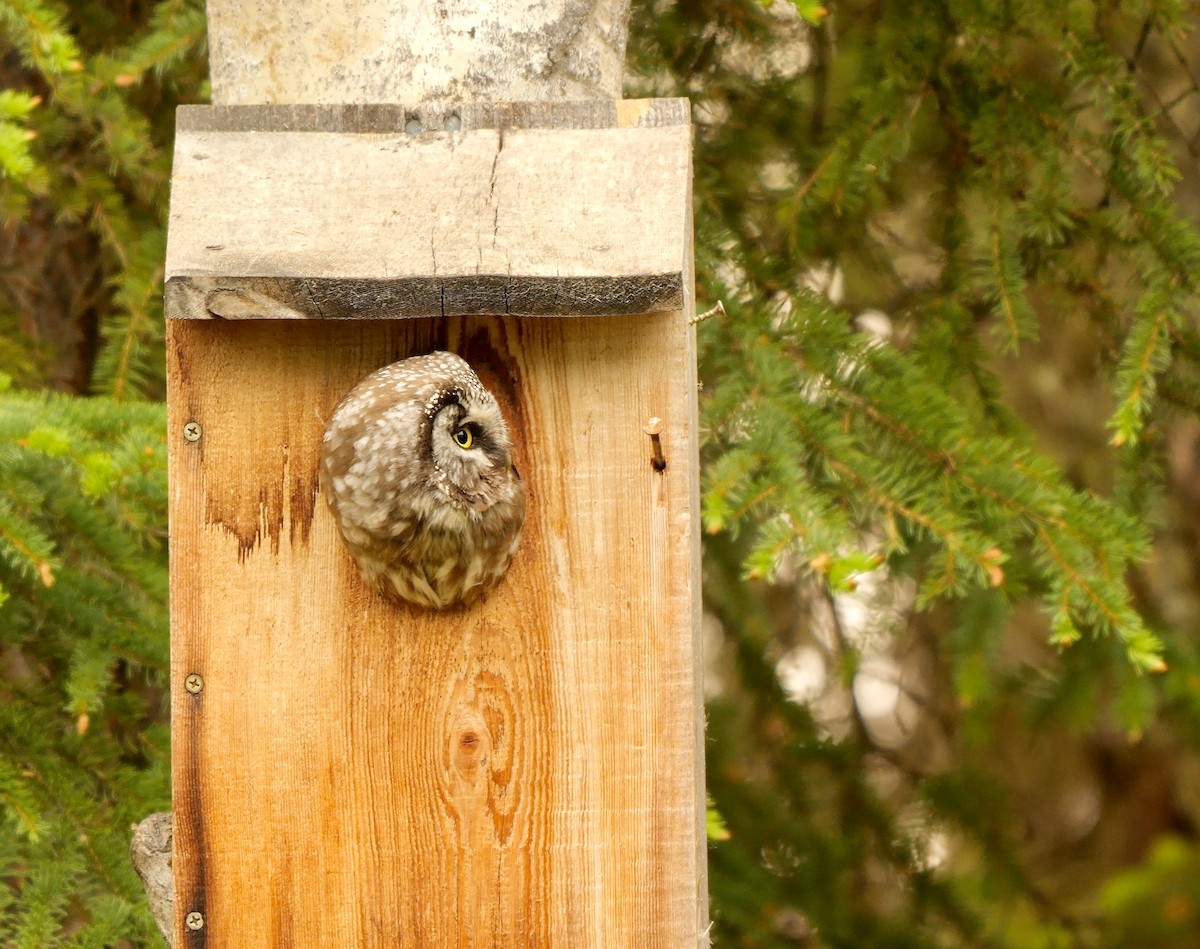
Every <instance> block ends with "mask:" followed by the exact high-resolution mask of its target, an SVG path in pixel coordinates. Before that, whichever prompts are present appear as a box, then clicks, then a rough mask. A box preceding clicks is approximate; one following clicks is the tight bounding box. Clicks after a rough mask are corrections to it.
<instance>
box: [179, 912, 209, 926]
mask: <svg viewBox="0 0 1200 949" xmlns="http://www.w3.org/2000/svg"><path fill="white" fill-rule="evenodd" d="M183 922H184V924H185V925H186V926H187V928H188V929H191V930H197V929H203V928H204V914H203V913H197V912H196V911H195V910H192V912H190V913H188V914H187V916H185V917H184V918H183Z"/></svg>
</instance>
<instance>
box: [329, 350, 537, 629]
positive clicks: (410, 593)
mask: <svg viewBox="0 0 1200 949" xmlns="http://www.w3.org/2000/svg"><path fill="white" fill-rule="evenodd" d="M511 456H512V439H511V437H510V436H509V432H508V425H507V424H506V423H505V421H504V416H503V415H502V414H501V413H500V408H499V406H498V405H497V404H496V400H495V398H494V397H493V396H492V394H491V393H490V392H488V391H487V389H485V388H484V387H483V385H482V384H481V383H480V381H479V378H478V377H477V376H476V375H475V373H474V372H473V371H472V370H471V367H470V366H469V365H467V363H466V362H465V361H463V360H462V359H460V358H459V357H458V356H455V355H453V354H451V353H445V352H434V353H430V354H429V355H427V356H413V357H411V358H409V359H403V360H401V361H400V362H397V363H393V364H392V365H390V366H385V367H384V368H382V369H380V370H378V371H376V372H373V373H372V374H371V375H369V376H367V377H366V378H365V379H363V380H362V382H360V383H359V384H358V385H357V386H355V387H354V388H353V389H352V390H351V391H350V393H349V394H348V395H347V396H346V397H345V398H344V399H342V401H341V403H339V405H338V406H337V408H336V409H334V412H333V417H332V419H331V420H330V422H329V427H328V428H327V429H326V430H325V438H324V442H323V443H322V447H321V462H320V464H321V482H322V486H323V489H324V492H325V498H326V500H327V501H328V502H329V508H330V511H331V512H332V513H333V516H334V520H336V521H337V525H338V529H339V530H340V531H341V534H342V538H343V539H344V540H345V542H346V547H347V548H348V549H349V551H350V555H351V556H352V557H353V558H354V560H355V561H356V562H357V563H358V566H359V567H360V568H361V570H362V575H363V577H364V579H365V580H366V581H367V582H368V583H369V584H371V585H372V586H373V587H374V588H375V589H377V590H378V591H379V592H380V593H382V594H384V595H385V596H388V597H392V598H395V599H399V600H405V601H407V602H410V603H415V604H418V605H420V606H424V607H430V608H432V609H443V608H446V607H451V606H456V605H460V604H469V603H473V602H475V601H476V600H478V599H479V598H480V597H482V596H483V595H484V594H485V593H487V592H488V591H489V590H490V589H491V588H492V587H494V586H495V585H496V583H497V582H498V581H499V580H500V578H501V577H502V576H503V575H504V572H505V571H506V570H507V569H508V565H509V563H510V562H511V561H512V558H513V554H514V553H515V552H516V550H517V545H518V544H519V543H520V541H521V530H522V528H523V526H524V524H525V487H524V485H523V484H522V483H521V478H520V475H518V474H517V470H516V468H514V467H513V463H512V457H511Z"/></svg>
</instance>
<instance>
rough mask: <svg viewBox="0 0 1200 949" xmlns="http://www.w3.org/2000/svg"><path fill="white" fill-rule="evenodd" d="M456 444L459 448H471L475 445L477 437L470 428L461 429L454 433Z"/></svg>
mask: <svg viewBox="0 0 1200 949" xmlns="http://www.w3.org/2000/svg"><path fill="white" fill-rule="evenodd" d="M454 444H456V445H457V446H458V447H459V448H470V447H471V446H472V445H474V444H475V435H474V434H473V433H472V431H471V430H470V429H469V428H460V429H459V430H458V431H457V432H455V433H454Z"/></svg>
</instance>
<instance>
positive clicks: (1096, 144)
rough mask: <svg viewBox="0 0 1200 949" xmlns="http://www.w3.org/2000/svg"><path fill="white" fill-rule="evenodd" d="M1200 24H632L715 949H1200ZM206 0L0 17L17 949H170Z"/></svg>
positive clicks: (719, 15)
mask: <svg viewBox="0 0 1200 949" xmlns="http://www.w3.org/2000/svg"><path fill="white" fill-rule="evenodd" d="M1198 23H1200V10H1198V9H1197V8H1196V7H1195V5H1193V4H1189V3H1184V2H1181V0H1176V2H1141V3H1138V2H1116V0H1095V2H1084V0H1069V2H1064V0H1006V2H984V0H976V2H970V0H911V2H905V3H896V2H887V0H878V2H836V0H825V2H819V0H794V2H780V0H776V2H773V3H768V4H766V5H764V4H760V3H758V2H756V0H681V2H677V3H666V2H655V3H648V4H641V3H639V4H635V6H634V10H633V19H632V25H631V30H630V49H629V75H628V79H627V83H626V86H627V88H626V95H627V97H635V96H673V95H684V96H687V97H689V98H690V99H691V101H692V104H693V116H694V121H695V123H696V150H695V215H696V234H697V241H696V254H697V268H698V272H697V282H698V288H697V289H698V296H699V309H700V310H702V311H705V310H708V309H709V308H710V307H713V306H714V305H715V304H716V303H717V302H718V301H720V302H721V303H722V305H723V308H724V313H719V312H718V313H715V314H713V315H711V316H709V317H708V318H706V319H705V320H704V321H703V322H701V323H700V325H699V326H698V332H699V338H700V345H701V358H702V362H701V375H702V378H703V381H704V388H703V391H702V393H701V415H702V425H703V429H704V432H703V435H704V448H703V465H704V468H703V471H704V474H703V526H704V531H705V561H704V564H705V566H704V569H705V621H704V635H705V648H706V653H707V668H706V673H705V690H706V698H707V702H708V742H707V748H706V751H707V759H708V773H709V781H708V783H709V789H710V796H711V809H710V820H709V834H710V859H709V867H710V888H711V894H712V914H713V919H714V929H713V937H714V942H715V944H716V945H718V946H737V947H794V946H807V947H823V946H830V947H833V946H841V947H862V946H885V947H892V946H896V947H902V946H931V947H940V946H947V947H956V946H998V947H1001V946H1003V947H1010V946H1011V947H1041V946H1047V947H1050V946H1097V947H1107V946H1156V947H1176V946H1178V947H1185V946H1200V849H1198V846H1197V844H1198V839H1197V838H1198V830H1200V651H1198V648H1197V647H1198V645H1200V641H1198V640H1200V415H1198V412H1197V410H1198V409H1200V336H1198V335H1197V331H1198V328H1200V327H1198V321H1197V282H1198V280H1200V230H1198V229H1197V225H1196V222H1197V212H1198V210H1200V188H1198V183H1200V177H1198V175H1200V45H1198V44H1200V39H1198V37H1197V33H1196V26H1197V25H1198ZM206 98H207V80H206V46H205V22H204V9H203V3H202V2H197V0H160V2H150V0H147V2H140V3H139V2H133V0H130V2H119V0H115V2H109V3H104V4H101V3H94V2H92V3H85V2H51V0H41V2H25V0H0V944H2V945H5V946H14V947H31V949H32V947H39V949H40V947H45V946H60V945H61V946H96V947H102V946H143V945H145V946H150V945H155V944H158V943H157V942H156V940H158V938H159V937H158V936H157V934H156V930H155V928H154V924H153V921H152V919H151V918H150V915H149V911H148V910H147V909H146V908H145V906H144V901H143V899H142V895H141V890H140V886H139V884H138V883H137V880H136V877H135V876H134V873H133V870H132V868H131V866H130V863H129V859H128V856H127V847H128V841H129V836H130V825H131V824H132V823H133V822H135V821H137V820H140V819H141V818H142V817H144V816H146V815H147V814H148V813H150V812H151V811H154V810H164V809H167V808H168V807H169V804H170V793H169V784H168V779H169V734H168V728H167V719H166V710H167V705H166V691H165V690H166V663H167V623H166V550H165V542H166V477H165V463H166V461H165V459H166V443H165V412H164V410H163V407H162V405H161V398H162V395H163V348H162V330H163V322H162V320H163V317H162V308H161V293H162V261H163V254H164V247H165V216H166V200H167V191H168V182H169V175H170V149H171V136H172V129H173V123H174V106H175V105H177V104H180V103H184V102H203V101H205V100H206Z"/></svg>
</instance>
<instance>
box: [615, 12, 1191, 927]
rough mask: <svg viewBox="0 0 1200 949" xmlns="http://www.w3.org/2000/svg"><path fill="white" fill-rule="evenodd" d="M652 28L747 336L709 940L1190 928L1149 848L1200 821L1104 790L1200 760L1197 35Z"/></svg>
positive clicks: (711, 555) (706, 276) (1156, 18)
mask: <svg viewBox="0 0 1200 949" xmlns="http://www.w3.org/2000/svg"><path fill="white" fill-rule="evenodd" d="M648 13H649V14H650V15H647V13H646V12H643V14H642V15H641V17H640V20H639V21H638V22H637V23H636V25H635V27H634V29H633V30H632V31H631V41H632V42H633V43H634V44H635V48H636V53H635V55H634V57H633V62H634V63H636V64H637V68H638V69H639V71H640V72H639V74H640V77H641V79H640V83H639V85H640V91H644V92H646V93H649V94H656V95H672V94H674V95H687V96H689V97H690V98H691V99H692V101H693V108H694V114H695V117H696V126H697V134H696V157H695V168H696V184H695V189H696V199H697V203H696V226H697V242H696V245H697V284H698V292H699V295H700V308H701V309H704V308H705V307H706V306H712V305H713V303H715V301H716V300H718V299H719V300H721V301H722V303H723V305H724V310H725V311H726V312H727V314H728V315H727V316H713V317H712V318H710V319H708V320H706V321H705V322H704V323H703V324H702V325H701V326H700V327H699V331H700V341H701V347H702V374H703V377H704V379H705V391H704V394H703V395H702V401H701V421H702V425H703V426H704V428H705V449H704V453H705V454H704V472H703V504H704V510H703V518H704V525H705V529H706V531H707V533H708V539H707V543H706V549H705V554H706V559H705V569H706V572H705V597H706V604H707V609H708V614H709V616H710V618H711V620H712V621H713V626H714V628H715V629H719V631H720V636H719V638H718V639H717V640H716V643H717V644H718V648H719V654H720V656H721V657H722V662H721V663H720V664H719V665H720V668H721V669H722V673H721V675H720V677H719V681H718V683H717V685H715V686H714V688H713V694H712V697H711V699H710V703H709V715H710V718H709V723H710V731H709V734H710V739H711V740H710V742H709V743H708V746H707V748H708V755H709V769H710V772H709V783H710V790H711V793H712V796H713V799H714V803H715V806H716V807H717V808H718V810H719V811H720V813H721V814H722V816H723V817H724V818H725V822H726V825H727V828H728V832H729V837H728V839H727V840H724V841H722V842H719V843H715V844H714V847H713V856H712V862H711V867H712V873H713V892H714V908H715V915H716V930H715V932H716V933H717V934H718V938H720V936H721V934H724V937H725V938H727V939H729V940H730V944H735V945H754V946H789V945H812V946H824V945H836V946H865V945H888V946H892V945H896V946H899V945H930V946H933V945H938V946H946V945H970V946H977V945H997V946H1022V947H1025V946H1042V945H1102V944H1108V939H1109V938H1110V937H1109V936H1107V935H1106V934H1108V933H1112V932H1116V931H1121V932H1127V931H1130V930H1131V929H1135V928H1136V926H1137V925H1138V921H1136V920H1133V919H1128V920H1126V919H1121V920H1120V921H1119V922H1117V923H1114V918H1115V917H1120V916H1121V915H1122V913H1125V912H1133V910H1132V909H1131V907H1133V906H1134V905H1136V906H1137V912H1139V913H1141V914H1143V915H1144V914H1146V913H1147V912H1153V913H1157V914H1160V915H1161V914H1169V913H1170V912H1171V910H1170V909H1169V907H1167V906H1166V905H1165V903H1164V904H1160V905H1158V906H1157V907H1155V908H1154V909H1153V910H1152V911H1151V910H1150V909H1149V907H1150V904H1152V903H1153V901H1154V899H1153V897H1152V896H1150V895H1149V894H1151V893H1153V892H1154V885H1153V883H1152V882H1151V881H1156V880H1159V879H1162V878H1163V877H1164V875H1165V871H1164V870H1163V866H1162V862H1161V861H1158V862H1155V861H1154V860H1151V861H1150V862H1148V863H1147V864H1146V865H1145V866H1144V867H1141V866H1138V864H1137V857H1136V856H1135V857H1130V855H1131V854H1141V853H1145V848H1146V847H1147V846H1148V841H1149V840H1153V839H1155V835H1156V834H1158V833H1163V834H1165V833H1168V832H1171V831H1175V832H1178V830H1179V828H1181V827H1195V826H1196V824H1195V817H1196V815H1194V814H1193V813H1192V811H1191V810H1190V809H1187V808H1181V807H1180V806H1179V805H1176V808H1177V809H1175V810H1173V809H1172V807H1171V806H1169V805H1168V806H1163V807H1162V808H1161V809H1160V810H1159V811H1157V812H1156V816H1155V817H1154V818H1153V819H1152V820H1145V819H1144V818H1139V817H1132V816H1129V815H1132V814H1134V813H1135V812H1137V808H1135V807H1134V806H1133V805H1132V804H1131V803H1127V801H1126V795H1127V794H1128V793H1129V783H1128V777H1127V774H1128V771H1124V772H1122V773H1123V774H1125V775H1126V777H1125V778H1124V779H1122V778H1117V777H1116V776H1115V775H1112V774H1111V772H1109V771H1108V769H1109V768H1110V767H1111V764H1112V761H1113V760H1114V758H1117V759H1120V760H1122V761H1123V762H1125V764H1124V767H1125V768H1127V769H1129V771H1132V772H1133V773H1136V774H1138V776H1139V781H1142V782H1145V783H1147V784H1153V786H1155V787H1156V788H1159V789H1160V790H1161V793H1162V794H1163V795H1164V797H1165V798H1166V799H1171V800H1176V801H1178V800H1181V799H1182V798H1183V797H1184V796H1185V794H1184V792H1182V791H1180V790H1178V789H1177V787H1178V784H1179V782H1184V783H1186V781H1187V780H1188V779H1187V778H1185V777H1183V776H1181V775H1182V773H1183V772H1184V771H1185V770H1186V769H1187V768H1189V767H1191V765H1190V764H1188V765H1186V766H1184V765H1180V766H1179V767H1178V769H1176V768H1173V767H1171V766H1168V765H1166V764H1165V763H1164V762H1163V760H1162V758H1161V757H1159V753H1158V752H1156V751H1155V749H1156V748H1160V747H1162V746H1163V745H1167V746H1170V747H1172V748H1174V749H1175V750H1176V753H1178V754H1180V755H1181V756H1182V758H1183V759H1186V760H1188V761H1189V762H1195V761H1196V755H1197V745H1196V744H1195V741H1196V738H1197V736H1200V729H1197V724H1198V723H1200V720H1198V719H1197V718H1196V701H1195V698H1194V697H1193V696H1194V693H1195V683H1196V682H1197V681H1200V679H1197V678H1196V672H1197V665H1196V649H1195V646H1194V644H1193V643H1192V641H1191V638H1190V636H1189V634H1188V633H1189V628H1192V629H1194V628H1195V627H1194V625H1192V626H1189V621H1190V623H1191V624H1194V623H1195V621H1196V619H1197V616H1198V614H1197V611H1196V609H1195V605H1194V604H1195V603H1196V585H1195V584H1196V573H1195V571H1194V569H1193V568H1192V566H1191V564H1194V563H1195V561H1196V556H1197V554H1196V547H1195V546H1194V532H1193V531H1192V530H1191V529H1190V528H1188V527H1185V526H1182V523H1183V522H1186V521H1188V520H1194V517H1195V514H1196V507H1195V504H1194V500H1193V496H1194V492H1193V491H1192V490H1191V489H1190V488H1188V487H1187V486H1186V485H1185V484H1183V483H1182V482H1181V480H1180V479H1184V480H1186V479H1187V478H1189V477H1190V478H1193V479H1194V478H1195V477H1196V470H1195V468H1194V467H1192V468H1188V467H1187V465H1188V463H1189V462H1188V458H1189V457H1191V456H1190V455H1188V454H1187V452H1188V451H1189V449H1187V447H1186V446H1188V445H1190V444H1191V441H1190V439H1191V438H1193V437H1194V435H1193V433H1194V432H1196V431H1197V429H1196V410H1197V408H1198V407H1200V400H1197V398H1196V394H1197V390H1196V385H1197V382H1198V381H1200V374H1198V370H1200V361H1198V359H1197V357H1198V356H1200V349H1198V348H1197V343H1198V342H1200V337H1198V336H1197V330H1198V328H1200V326H1198V323H1197V316H1196V314H1197V276H1196V275H1197V273H1198V269H1197V264H1198V263H1200V231H1198V230H1197V227H1196V224H1195V223H1194V221H1193V220H1191V219H1189V216H1188V215H1187V213H1186V212H1185V211H1184V208H1185V207H1188V206H1191V207H1194V206H1195V194H1196V187H1197V179H1198V177H1200V176H1198V171H1200V166H1198V163H1197V156H1198V155H1200V150H1198V148H1197V140H1198V138H1200V136H1198V135H1197V131H1196V129H1197V128H1200V82H1198V80H1197V76H1200V63H1198V62H1197V57H1196V55H1195V53H1194V48H1195V47H1194V44H1195V35H1194V32H1193V31H1194V28H1195V26H1196V25H1197V24H1196V14H1195V11H1194V7H1193V6H1190V5H1186V4H1182V3H1178V2H1170V0H1168V2H1153V0H1151V2H1139V3H1132V4H1130V3H1117V2H1107V0H1095V2H1080V3H1075V2H1071V3H1061V2H1057V0H1016V2H1011V3H979V2H961V0H917V2H912V3H892V2H887V0H850V2H828V3H824V4H821V5H817V4H812V3H803V2H796V3H794V4H792V5H790V6H789V5H788V4H785V3H775V4H766V5H763V6H759V5H756V4H753V3H742V2H738V0H707V2H680V3H660V4H655V5H653V8H652V10H651V11H648ZM635 19H636V15H635ZM1172 466H1173V467H1172ZM1185 471H1187V472H1190V474H1184V473H1183V472H1185ZM1181 519H1182V522H1181ZM1168 578H1174V579H1176V580H1177V581H1178V582H1177V583H1173V582H1172V580H1170V579H1168ZM795 668H800V669H802V671H803V673H804V674H803V675H796V676H793V677H791V678H789V675H788V674H787V671H788V670H789V669H795ZM880 695H882V696H883V700H881V699H880V698H879V696H880ZM884 700H886V701H884ZM876 706H881V707H884V708H886V709H888V710H889V711H887V712H886V713H883V712H880V711H879V710H878V709H877V708H876ZM1183 748H1186V751H1183V750H1182V749H1183ZM1067 762H1071V765H1070V766H1068V765H1067V764H1066V763H1067ZM1068 771H1069V778H1068V777H1066V776H1065V775H1066V773H1067V772H1068ZM1059 781H1068V782H1075V784H1074V785H1072V786H1073V787H1076V788H1081V789H1083V790H1081V791H1080V794H1081V795H1083V796H1085V797H1086V796H1087V795H1089V794H1090V795H1093V797H1091V798H1088V799H1089V800H1091V801H1093V802H1094V812H1093V811H1091V810H1089V811H1088V813H1093V814H1094V816H1093V818H1092V819H1094V820H1096V821H1097V823H1096V824H1095V825H1089V828H1088V829H1085V830H1080V831H1078V832H1068V830H1067V829H1066V827H1067V825H1068V823H1069V818H1068V816H1067V815H1066V808H1067V804H1066V801H1067V800H1072V801H1076V802H1078V800H1080V799H1081V798H1072V797H1070V796H1069V795H1068V794H1067V792H1066V791H1061V793H1062V794H1063V800H1058V798H1057V795H1058V794H1059V793H1060V790H1061V789H1055V790H1052V789H1054V788H1056V782H1059ZM1173 789H1174V790H1173ZM1088 806H1089V807H1091V805H1088ZM1056 808H1058V809H1056ZM1142 813H1143V814H1144V811H1143V812H1142ZM1039 821H1041V822H1044V826H1042V825H1041V824H1038V822H1039ZM1145 825H1152V826H1145ZM1031 827H1040V828H1041V829H1040V830H1037V831H1036V832H1035V830H1031V829H1030V828H1031ZM1071 833H1075V836H1071V835H1070V834H1071ZM1064 841H1065V842H1064ZM1195 844H1196V842H1195V839H1194V834H1189V835H1188V837H1187V840H1186V842H1182V843H1179V844H1178V845H1177V846H1172V847H1167V848H1165V850H1164V851H1162V852H1166V853H1170V854H1171V855H1172V856H1173V859H1175V860H1176V865H1181V866H1193V865H1195V860H1196V857H1195V853H1196V850H1195ZM1122 848H1124V849H1122ZM1118 850H1121V852H1122V853H1123V854H1124V856H1123V857H1118V856H1116V852H1117V851H1118ZM1180 852H1182V853H1183V855H1184V856H1182V857H1180V856H1179V853H1180ZM1101 854H1103V856H1101ZM1080 866H1085V867H1086V868H1087V869H1086V871H1085V872H1082V873H1080V872H1079V867H1080ZM1106 887H1108V888H1109V889H1107V890H1106ZM1131 892H1136V893H1137V894H1138V897H1137V898H1136V899H1133V898H1130V897H1128V896H1127V894H1128V893H1131ZM1102 894H1108V895H1102ZM1112 894H1117V895H1112ZM1196 896H1197V891H1196V889H1195V887H1192V888H1191V889H1190V890H1188V891H1187V892H1186V893H1180V892H1178V891H1176V893H1175V896H1174V897H1172V898H1176V899H1178V900H1180V901H1182V903H1181V905H1183V904H1186V905H1187V906H1188V907H1190V908H1189V910H1188V913H1192V910H1194V908H1195V906H1196V905H1197V904H1196V903H1194V902H1191V901H1192V900H1194V899H1195V898H1196ZM1162 898H1163V900H1166V899H1167V897H1166V896H1165V895H1164V896H1163V897H1162ZM1188 918H1189V919H1190V920H1192V922H1191V924H1190V926H1191V929H1190V930H1189V929H1188V926H1189V924H1187V923H1182V924H1180V925H1177V926H1174V928H1172V927H1171V926H1166V927H1165V928H1166V929H1170V930H1171V932H1172V938H1174V939H1176V940H1178V941H1177V942H1167V943H1163V944H1164V945H1176V944H1178V945H1188V944H1190V943H1189V942H1188V941H1187V940H1188V938H1190V939H1192V940H1193V941H1194V939H1195V928H1194V925H1195V923H1194V920H1195V918H1196V917H1195V915H1194V914H1192V915H1189V917H1188ZM1155 931H1157V930H1155ZM1183 932H1190V936H1181V935H1180V933H1183Z"/></svg>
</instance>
